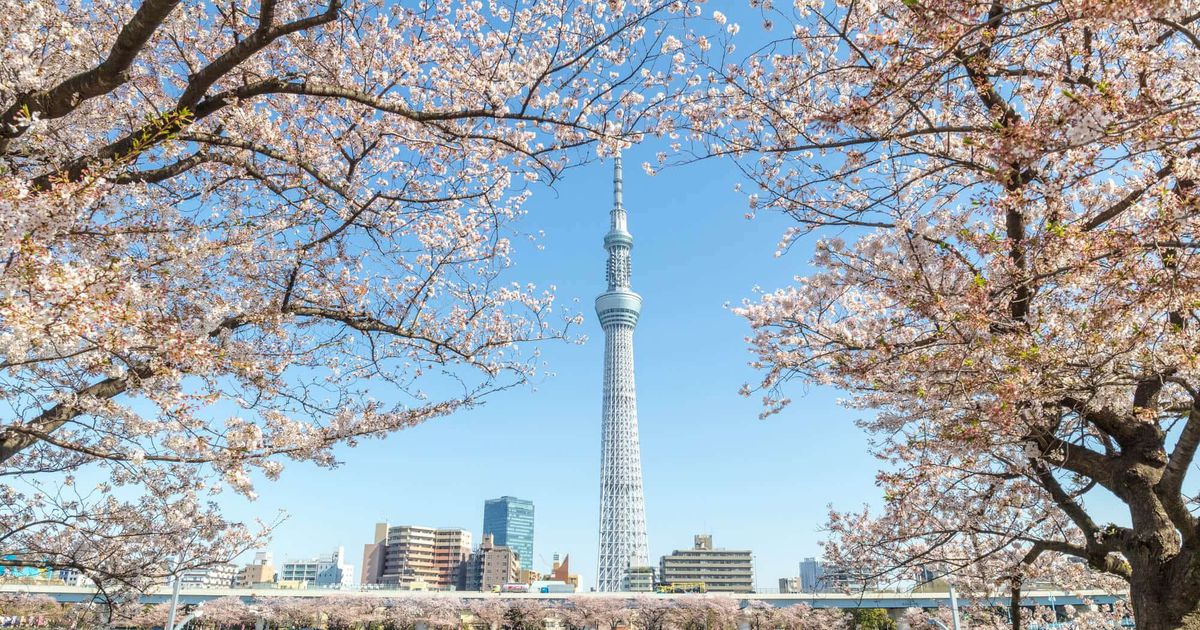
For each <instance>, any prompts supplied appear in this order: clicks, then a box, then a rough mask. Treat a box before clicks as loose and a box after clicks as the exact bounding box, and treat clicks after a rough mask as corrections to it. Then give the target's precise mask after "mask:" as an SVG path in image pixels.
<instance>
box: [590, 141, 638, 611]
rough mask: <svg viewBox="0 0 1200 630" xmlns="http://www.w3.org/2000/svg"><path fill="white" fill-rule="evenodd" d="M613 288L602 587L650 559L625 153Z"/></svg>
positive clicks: (617, 188)
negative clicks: (635, 362)
mask: <svg viewBox="0 0 1200 630" xmlns="http://www.w3.org/2000/svg"><path fill="white" fill-rule="evenodd" d="M604 249H606V250H608V270H607V273H606V275H607V278H608V290H607V291H605V292H604V293H602V294H600V297H598V298H596V315H597V316H598V318H599V319H600V326H601V327H602V328H603V329H604V406H603V412H602V422H601V438H600V560H599V563H598V564H597V574H598V575H597V585H596V588H597V590H600V591H621V590H627V588H628V581H627V580H628V577H627V574H628V572H629V569H630V568H632V567H642V566H645V565H646V564H647V559H646V556H647V549H646V505H645V500H644V498H643V496H642V456H641V447H640V446H639V443H638V422H637V392H636V390H635V387H634V381H633V329H634V327H635V326H637V321H638V316H639V315H640V314H641V312H642V297H641V296H640V295H638V294H637V293H634V292H633V290H632V289H631V288H630V280H629V276H630V250H631V249H633V236H632V235H630V233H629V230H628V229H627V226H626V215H625V207H624V205H623V204H622V199H621V158H620V157H617V158H616V160H615V163H614V168H613V209H612V213H611V222H610V224H609V229H608V234H606V235H604Z"/></svg>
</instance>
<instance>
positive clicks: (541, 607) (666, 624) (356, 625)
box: [0, 595, 1129, 630]
mask: <svg viewBox="0 0 1200 630" xmlns="http://www.w3.org/2000/svg"><path fill="white" fill-rule="evenodd" d="M202 609H203V613H202V614H201V615H200V617H199V618H198V619H197V620H196V621H194V622H192V624H191V627H194V628H201V629H212V630H220V629H226V628H251V627H254V625H255V624H256V623H257V622H258V621H259V620H263V621H265V622H266V623H267V624H268V626H269V627H271V628H277V629H284V628H322V629H325V630H414V628H416V627H417V626H418V624H420V625H422V626H424V627H426V628H430V629H431V630H470V629H476V630H544V629H546V628H549V627H557V628H562V629H563V630H616V629H617V628H632V629H636V630H738V629H739V628H746V627H749V629H750V630H888V629H889V628H895V626H896V620H895V619H892V618H891V617H890V616H889V615H887V614H886V612H885V611H883V610H880V609H863V610H853V611H847V610H839V609H815V608H812V607H810V606H807V605H795V606H787V607H775V606H771V605H769V604H765V603H763V602H752V603H751V604H749V605H747V606H745V607H740V606H739V603H738V602H737V600H735V599H732V598H728V597H719V596H705V597H701V596H696V597H688V598H676V599H663V598H655V597H645V596H641V597H633V598H616V597H583V598H578V599H575V600H572V601H570V602H544V601H537V600H520V599H517V600H500V599H491V598H488V599H468V600H463V599H456V598H442V597H436V598H433V597H426V598H422V597H412V598H405V599H395V600H381V599H377V598H366V597H349V596H328V597H277V598H262V599H259V600H256V601H254V602H253V603H250V604H247V603H245V602H243V601H242V600H241V599H239V598H234V597H226V598H221V599H216V600H212V601H210V602H207V603H205V604H203V605H202ZM107 612H108V609H107V608H106V607H95V606H89V605H66V606H62V605H59V604H57V603H55V602H54V601H53V600H52V599H50V598H48V597H44V596H25V595H18V596H12V595H9V596H0V617H2V616H19V617H20V618H21V619H23V621H21V622H20V623H16V624H11V625H16V626H19V627H34V626H39V625H40V626H50V627H55V628H86V627H89V624H94V625H105V626H113V627H122V628H155V627H160V628H161V627H162V626H163V624H164V623H165V621H166V618H167V609H166V605H158V606H153V607H140V608H139V607H136V606H135V607H132V608H127V609H118V610H117V614H116V615H115V616H112V617H106V616H105V615H106V613H107ZM900 612H901V613H902V614H900V615H899V619H900V620H904V621H906V622H907V623H909V624H910V626H911V627H914V628H917V627H928V626H929V623H930V620H931V619H936V620H939V621H942V622H945V623H947V625H948V623H949V617H948V614H949V611H947V610H945V609H939V610H931V611H925V610H919V609H910V610H907V611H900ZM1022 615H1023V617H1024V621H1025V622H1026V623H1038V624H1044V623H1052V622H1056V621H1058V620H1060V619H1065V620H1069V621H1072V622H1074V623H1075V624H1076V626H1075V627H1076V628H1079V629H1080V630H1087V629H1090V628H1097V629H1098V628H1105V629H1107V630H1111V629H1113V628H1115V627H1116V626H1117V624H1119V623H1120V622H1121V621H1123V620H1126V619H1128V617H1129V611H1128V607H1127V606H1125V605H1123V604H1119V605H1117V606H1115V607H1113V606H1086V607H1082V608H1079V609H1076V608H1075V607H1072V606H1066V607H1061V608H1060V610H1059V611H1058V612H1057V613H1056V612H1055V611H1052V610H1050V609H1047V608H1041V609H1029V610H1025V611H1023V612H1022ZM963 617H964V618H965V619H966V620H967V621H968V622H969V624H970V627H971V628H975V629H978V630H990V629H995V630H1001V629H1003V628H1007V627H1009V620H1008V616H1007V615H1006V614H1005V613H1004V612H1003V611H996V610H988V609H986V608H983V607H981V606H978V605H975V606H968V607H966V609H965V612H964V614H963Z"/></svg>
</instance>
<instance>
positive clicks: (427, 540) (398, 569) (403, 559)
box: [362, 523, 471, 589]
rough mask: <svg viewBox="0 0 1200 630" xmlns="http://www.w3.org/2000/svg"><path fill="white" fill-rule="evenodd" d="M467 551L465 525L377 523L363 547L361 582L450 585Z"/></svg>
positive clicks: (467, 534)
mask: <svg viewBox="0 0 1200 630" xmlns="http://www.w3.org/2000/svg"><path fill="white" fill-rule="evenodd" d="M470 553H471V532H469V531H466V530H464V529H451V528H446V529H435V528H432V527H421V526H419V525H395V526H390V527H389V526H388V524H387V523H376V524H375V537H374V542H371V543H369V544H367V545H365V546H364V547H363V571H362V583H363V584H394V585H398V586H403V587H407V588H435V589H449V588H452V587H454V586H456V585H457V583H458V581H459V571H460V570H461V565H462V563H463V562H464V561H465V560H466V559H467V557H468V556H469V555H470Z"/></svg>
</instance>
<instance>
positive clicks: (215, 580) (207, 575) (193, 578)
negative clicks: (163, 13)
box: [179, 562, 238, 589]
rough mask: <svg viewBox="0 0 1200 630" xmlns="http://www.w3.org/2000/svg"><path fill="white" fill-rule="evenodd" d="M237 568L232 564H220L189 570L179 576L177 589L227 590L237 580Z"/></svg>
mask: <svg viewBox="0 0 1200 630" xmlns="http://www.w3.org/2000/svg"><path fill="white" fill-rule="evenodd" d="M237 576H238V568H237V566H236V565H234V564H230V563H228V562H221V563H218V564H214V565H210V566H207V567H201V568H199V569H189V570H187V571H184V572H182V573H180V574H179V587H180V588H184V589H189V588H229V587H231V586H233V584H234V582H235V581H236V580H237Z"/></svg>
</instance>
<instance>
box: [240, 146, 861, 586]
mask: <svg viewBox="0 0 1200 630" xmlns="http://www.w3.org/2000/svg"><path fill="white" fill-rule="evenodd" d="M648 148H650V149H652V148H653V147H648ZM650 153H651V152H650V151H635V152H633V153H631V154H629V155H627V157H626V163H627V166H626V169H625V172H626V177H625V179H626V182H625V191H626V192H625V201H626V205H627V207H628V208H629V211H630V230H631V231H632V233H633V235H634V253H633V256H634V262H633V285H634V289H635V290H636V291H638V292H639V293H641V294H642V296H643V298H644V300H645V303H644V306H643V313H642V319H641V321H640V322H639V324H638V329H637V332H636V335H635V362H636V370H637V386H638V403H639V416H640V428H641V438H642V443H641V446H642V461H643V471H644V480H645V492H646V513H647V520H648V527H649V539H650V553H651V561H652V562H653V563H655V564H657V559H658V557H659V556H661V555H663V554H666V553H669V552H670V551H671V550H673V549H677V548H687V547H689V546H690V545H691V542H692V535H693V534H696V533H710V534H712V535H713V537H714V542H715V544H716V545H717V546H718V547H728V548H749V549H752V550H753V551H754V554H755V571H756V577H757V580H758V584H759V586H760V587H762V588H774V587H776V586H777V579H778V578H780V577H790V576H794V575H796V573H797V563H798V562H799V561H800V560H801V559H802V558H803V557H805V556H813V555H819V553H820V549H819V547H818V544H817V542H818V540H820V539H821V537H822V534H821V533H820V531H819V529H820V527H821V525H822V523H823V522H824V519H825V514H826V511H827V506H828V504H830V503H834V504H836V505H837V506H838V507H839V508H842V509H845V508H857V507H859V506H860V505H861V504H862V503H863V502H864V501H871V502H874V501H875V500H876V498H877V496H878V490H876V489H875V487H874V484H873V478H874V473H875V468H876V467H875V460H874V459H873V458H871V457H870V456H869V455H868V454H867V452H866V441H865V436H864V435H863V434H862V432H861V431H860V430H859V429H858V428H857V427H855V426H854V423H853V420H854V419H855V417H856V415H854V414H855V412H849V411H846V410H843V409H841V408H839V407H838V406H837V404H836V399H837V396H838V394H837V393H836V392H832V391H826V390H820V389H814V390H809V391H803V390H799V389H797V390H795V391H793V392H792V393H793V394H794V396H793V397H794V398H795V399H796V402H795V403H794V404H793V405H792V406H791V407H790V408H789V409H788V410H787V411H786V412H784V413H783V414H782V415H779V416H775V417H772V418H771V419H769V420H766V421H761V420H758V419H757V414H758V411H759V407H758V402H757V401H756V400H751V399H746V398H743V397H741V396H739V395H738V388H739V386H740V385H741V384H742V383H743V382H746V381H747V380H753V379H756V378H757V374H756V373H755V372H754V371H753V370H751V369H750V368H749V367H747V361H748V360H749V359H750V355H749V353H748V352H747V350H746V344H745V341H744V337H745V335H746V334H747V333H748V331H749V328H748V326H747V325H746V324H745V323H744V322H743V320H741V319H740V318H738V317H736V316H734V315H733V314H732V313H731V312H729V310H727V308H726V303H733V304H736V303H738V302H739V301H740V300H741V299H742V298H744V297H748V296H751V295H752V290H753V287H754V286H755V285H761V286H762V287H764V288H767V289H770V288H774V287H776V286H780V285H782V284H785V283H787V282H788V281H789V280H790V278H791V277H792V276H794V275H797V274H804V273H805V272H806V271H807V269H808V267H807V261H808V252H809V248H808V247H804V248H801V249H797V250H794V251H793V252H792V253H791V254H789V255H787V256H784V257H782V258H776V257H775V256H774V251H775V244H776V243H777V242H778V240H779V237H780V234H781V233H782V230H783V229H784V228H785V227H786V225H787V223H786V222H785V220H784V219H783V218H781V217H778V216H774V215H770V214H766V213H763V214H761V215H760V217H759V218H757V219H754V220H747V219H746V218H745V217H744V214H745V212H746V204H745V199H744V197H743V196H742V195H741V194H739V193H736V192H734V190H733V188H734V184H735V183H736V182H737V181H738V177H739V176H740V174H739V173H738V172H737V170H736V169H735V168H734V166H733V165H732V164H731V163H728V162H724V161H711V162H705V163H700V164H696V165H691V166H687V167H681V168H677V169H669V170H667V171H665V172H663V173H661V174H659V175H657V176H655V177H649V176H647V175H645V174H644V172H643V171H642V169H641V168H640V167H639V166H638V165H639V164H640V163H641V162H642V160H643V159H644V158H646V157H648V156H649V155H650ZM611 179H612V175H611V163H610V162H607V161H606V162H603V163H595V164H592V165H589V166H586V167H582V168H578V169H573V170H571V171H569V172H568V174H567V176H566V178H565V179H564V180H563V181H561V182H560V183H559V184H558V186H557V187H556V189H555V190H549V189H544V188H543V189H539V190H537V191H536V193H535V197H534V199H533V200H532V201H531V203H530V204H529V206H528V207H529V211H530V212H529V215H528V216H527V217H526V218H525V220H524V225H523V228H524V229H525V230H526V231H529V232H536V231H537V230H542V231H544V232H545V236H544V237H543V238H542V239H541V241H540V243H541V244H542V245H543V246H544V248H543V249H541V250H538V249H537V248H536V247H534V246H533V245H532V244H529V243H520V244H519V245H518V251H517V254H516V264H517V267H516V269H515V274H514V275H515V277H516V278H519V279H521V280H524V281H531V282H535V283H537V284H539V285H549V284H554V285H557V287H558V295H559V299H560V301H561V302H562V303H569V302H570V301H571V300H573V299H578V300H579V303H578V304H577V305H574V306H575V307H576V308H578V309H580V310H582V311H583V313H584V315H585V317H586V322H585V324H584V326H583V329H582V332H583V333H585V334H586V335H587V336H588V338H589V340H588V342H587V343H585V344H583V345H570V344H565V343H563V344H554V345H550V346H548V347H546V348H545V358H546V360H547V361H548V362H549V364H550V367H549V369H550V370H552V371H553V372H555V375H554V376H552V377H549V378H545V379H543V380H541V381H540V382H538V383H536V385H535V386H533V387H529V388H524V389H518V390H514V391H510V392H506V393H503V394H501V395H499V396H497V397H494V398H492V399H490V401H489V402H488V403H487V404H486V405H484V406H483V407H482V408H479V409H476V410H473V411H471V412H468V413H464V414H460V415H456V416H453V417H450V418H446V419H443V420H438V421H435V422H432V423H429V424H426V425H423V426H420V427H416V428H414V429H411V430H407V431H404V432H401V433H398V434H395V435H393V436H391V437H390V438H388V439H386V440H383V441H368V442H366V443H364V444H363V445H361V446H359V447H358V448H355V449H352V450H351V449H345V450H343V451H341V452H340V453H339V454H340V456H341V458H342V459H343V460H344V462H345V464H344V466H342V467H340V468H338V469H336V470H332V471H328V470H316V469H314V468H312V467H308V466H300V465H290V466H289V467H288V469H287V470H286V471H285V473H284V475H283V478H282V480H281V481H279V482H276V483H264V484H263V485H261V486H260V487H259V495H260V499H259V500H258V501H257V502H256V503H254V504H251V505H249V506H245V505H231V506H230V508H231V509H230V515H231V516H235V517H242V518H249V517H252V516H255V515H258V516H264V517H269V516H270V515H273V514H275V512H276V511H277V510H280V509H282V510H286V512H287V513H288V515H289V518H288V520H287V521H286V523H284V524H283V525H282V526H281V527H280V528H279V529H278V530H277V533H276V535H275V537H274V542H273V544H272V545H271V547H270V549H271V550H272V551H273V552H275V555H276V559H277V564H278V562H279V561H281V560H283V559H286V558H291V557H307V556H311V555H315V554H318V553H326V552H328V551H329V550H330V549H331V548H333V547H336V546H338V545H344V546H345V547H346V552H347V555H348V557H349V559H350V561H351V562H353V563H354V564H355V565H356V571H357V570H358V568H359V567H358V566H357V565H358V564H359V562H360V555H361V549H362V545H363V544H364V543H366V542H368V539H369V537H370V535H371V532H372V524H373V523H374V522H376V521H380V520H386V521H388V522H390V523H393V524H420V525H429V526H447V527H464V528H467V529H470V530H471V531H472V532H473V533H474V536H475V540H476V542H478V540H479V537H480V528H481V524H482V518H483V502H484V500H485V499H488V498H493V497H497V496H501V495H505V494H508V495H514V496H518V497H522V498H526V499H530V500H532V501H533V502H534V504H535V506H536V515H537V516H536V537H535V549H534V556H535V557H534V565H535V567H540V568H543V569H544V570H548V567H549V563H550V558H551V555H552V554H553V553H554V552H559V553H569V554H571V561H572V567H573V568H574V569H575V570H576V571H577V572H579V573H581V574H582V575H583V579H584V583H585V584H588V585H591V584H593V583H594V579H595V564H596V544H597V521H598V503H599V470H600V464H599V456H600V395H601V364H602V351H603V334H602V332H601V331H600V329H599V326H598V323H597V322H596V320H595V316H594V313H593V311H592V300H593V299H594V297H595V296H596V294H598V293H599V292H601V291H602V290H603V289H604V258H605V252H604V250H603V248H602V247H601V240H602V237H603V234H604V232H605V231H606V230H607V225H608V211H609V208H610V207H611Z"/></svg>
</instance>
